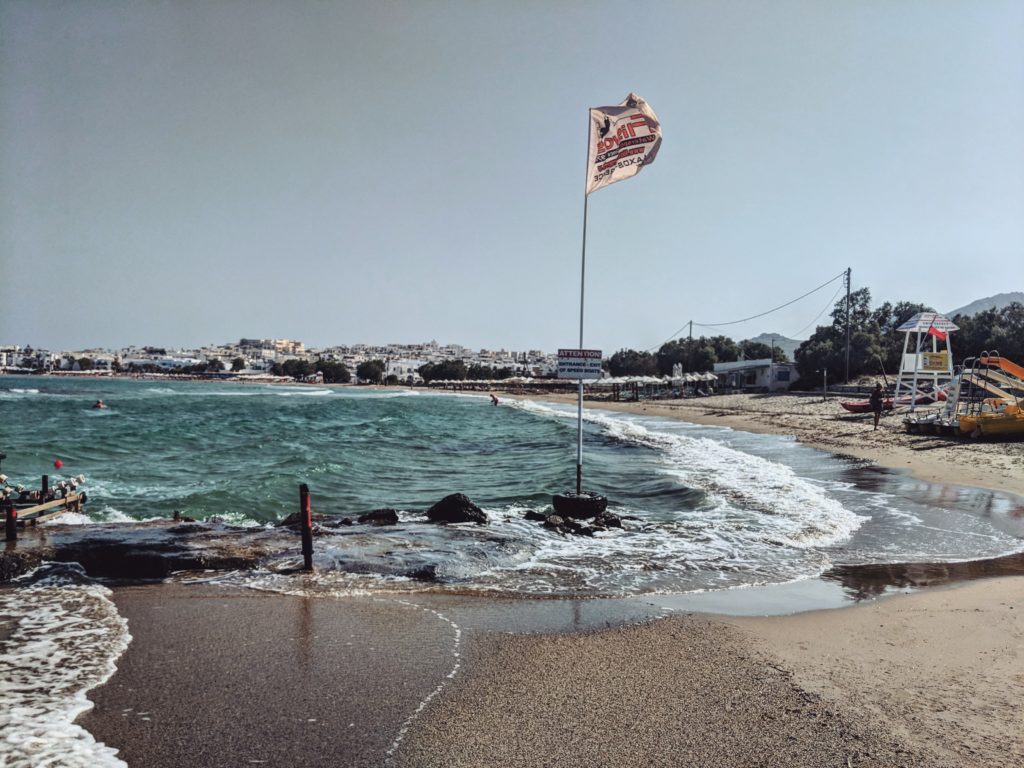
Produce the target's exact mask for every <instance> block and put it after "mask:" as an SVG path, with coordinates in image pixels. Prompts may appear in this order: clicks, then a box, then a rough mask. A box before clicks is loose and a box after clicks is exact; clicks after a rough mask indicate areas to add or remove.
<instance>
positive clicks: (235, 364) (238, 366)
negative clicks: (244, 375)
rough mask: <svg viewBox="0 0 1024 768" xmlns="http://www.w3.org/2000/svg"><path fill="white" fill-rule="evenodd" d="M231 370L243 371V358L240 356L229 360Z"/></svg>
mask: <svg viewBox="0 0 1024 768" xmlns="http://www.w3.org/2000/svg"><path fill="white" fill-rule="evenodd" d="M231 370H232V371H234V372H235V373H238V372H239V371H244V370H245V359H244V358H241V357H236V358H235V359H234V360H232V361H231Z"/></svg>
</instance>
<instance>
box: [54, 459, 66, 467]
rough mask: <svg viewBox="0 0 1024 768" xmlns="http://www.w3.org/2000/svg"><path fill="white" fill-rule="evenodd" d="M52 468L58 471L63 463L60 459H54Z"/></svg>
mask: <svg viewBox="0 0 1024 768" xmlns="http://www.w3.org/2000/svg"><path fill="white" fill-rule="evenodd" d="M53 466H54V468H55V469H60V468H61V467H63V466H64V462H63V461H61V460H60V459H54V460H53Z"/></svg>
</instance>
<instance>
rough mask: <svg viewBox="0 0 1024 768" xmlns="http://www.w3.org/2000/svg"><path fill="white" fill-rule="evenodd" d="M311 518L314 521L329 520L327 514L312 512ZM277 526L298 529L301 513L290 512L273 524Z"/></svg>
mask: <svg viewBox="0 0 1024 768" xmlns="http://www.w3.org/2000/svg"><path fill="white" fill-rule="evenodd" d="M312 519H313V522H314V523H323V522H327V521H329V520H330V518H329V517H328V516H327V515H321V514H317V513H313V515H312ZM275 525H276V526H277V527H278V528H294V529H295V530H298V529H299V528H300V527H301V526H302V514H301V513H300V512H292V513H291V514H290V515H288V517H286V518H285V519H284V520H281V521H280V522H279V523H276V524H275Z"/></svg>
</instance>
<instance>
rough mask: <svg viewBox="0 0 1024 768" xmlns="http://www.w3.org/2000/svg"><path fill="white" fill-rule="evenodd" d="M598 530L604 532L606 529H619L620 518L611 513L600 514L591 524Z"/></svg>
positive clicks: (620, 524) (620, 525)
mask: <svg viewBox="0 0 1024 768" xmlns="http://www.w3.org/2000/svg"><path fill="white" fill-rule="evenodd" d="M591 525H593V526H594V527H595V528H597V529H598V530H606V529H608V528H621V527H622V518H620V517H619V516H618V515H613V514H612V513H611V512H602V513H601V514H599V515H598V516H597V517H595V518H594V520H593V522H592V523H591Z"/></svg>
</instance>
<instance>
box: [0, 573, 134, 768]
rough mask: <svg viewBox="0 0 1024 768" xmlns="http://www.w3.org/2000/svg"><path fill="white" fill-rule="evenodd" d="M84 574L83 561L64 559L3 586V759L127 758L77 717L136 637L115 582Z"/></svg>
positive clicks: (72, 762) (97, 766) (70, 765)
mask: <svg viewBox="0 0 1024 768" xmlns="http://www.w3.org/2000/svg"><path fill="white" fill-rule="evenodd" d="M37 574H38V572H37ZM84 581H85V578H84V572H82V571H81V570H80V569H78V570H76V566H61V567H60V568H59V569H56V573H55V574H54V575H52V576H49V577H44V578H41V579H39V580H38V581H37V582H36V583H34V584H33V585H32V586H26V587H21V588H17V589H10V590H5V591H3V592H0V621H2V622H3V623H4V624H5V625H6V628H7V632H5V633H4V634H5V635H6V636H5V637H3V639H2V640H0V670H2V672H0V701H2V702H3V706H2V707H0V765H4V766H6V767H7V768H40V766H62V768H79V767H81V768H108V767H111V768H112V767H113V766H120V767H123V766H125V765H126V764H125V763H124V762H123V761H122V760H120V759H118V757H117V750H115V749H113V748H111V747H108V746H106V745H105V744H102V743H100V742H98V741H96V740H95V739H94V738H93V736H92V735H91V734H90V733H89V732H88V731H86V730H85V729H84V728H82V727H81V726H78V725H75V723H74V721H75V718H77V717H78V716H79V715H80V714H81V713H83V712H85V711H86V710H87V709H89V708H90V707H91V706H92V703H91V702H90V701H89V700H88V699H87V698H86V693H87V692H88V691H89V690H91V689H92V688H95V687H96V686H98V685H102V684H103V683H104V682H106V681H107V680H108V679H109V678H110V676H111V675H112V674H113V673H114V671H115V669H116V667H115V662H116V661H117V659H118V658H119V657H120V656H121V654H122V653H124V651H125V649H126V648H127V647H128V643H129V642H130V641H131V636H130V635H129V634H128V623H127V621H125V619H124V618H122V617H121V616H120V615H119V614H118V613H117V608H116V607H115V606H114V603H113V602H112V601H111V600H110V590H108V589H106V588H104V587H101V586H98V585H96V584H88V583H82V582H84Z"/></svg>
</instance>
